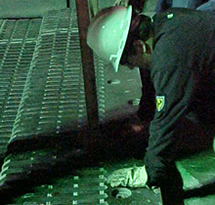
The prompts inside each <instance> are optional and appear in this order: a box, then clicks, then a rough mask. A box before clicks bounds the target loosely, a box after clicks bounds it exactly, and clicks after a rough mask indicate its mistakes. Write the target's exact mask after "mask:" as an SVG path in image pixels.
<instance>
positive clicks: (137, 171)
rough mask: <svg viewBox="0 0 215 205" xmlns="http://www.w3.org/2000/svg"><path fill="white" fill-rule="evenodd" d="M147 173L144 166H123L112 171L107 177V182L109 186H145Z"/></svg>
mask: <svg viewBox="0 0 215 205" xmlns="http://www.w3.org/2000/svg"><path fill="white" fill-rule="evenodd" d="M147 180H148V175H147V173H146V168H145V166H142V167H136V166H134V167H131V168H124V169H119V170H116V171H114V172H113V173H112V174H111V175H110V176H109V177H108V178H107V183H108V184H110V186H111V187H118V186H123V187H131V188H137V187H147V185H146V182H147Z"/></svg>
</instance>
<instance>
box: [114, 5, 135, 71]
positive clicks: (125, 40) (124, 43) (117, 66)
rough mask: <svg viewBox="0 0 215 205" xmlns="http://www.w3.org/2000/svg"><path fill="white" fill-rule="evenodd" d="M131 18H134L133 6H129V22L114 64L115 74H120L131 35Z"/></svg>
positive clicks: (127, 19)
mask: <svg viewBox="0 0 215 205" xmlns="http://www.w3.org/2000/svg"><path fill="white" fill-rule="evenodd" d="M131 18H132V6H131V5H129V6H128V12H127V17H126V21H127V27H126V29H125V31H124V33H123V36H122V39H121V42H120V47H119V50H118V53H117V58H116V59H115V61H114V62H113V68H114V71H115V72H118V70H119V66H120V60H121V57H122V54H123V51H124V48H125V45H126V42H127V38H128V34H129V29H130V25H131Z"/></svg>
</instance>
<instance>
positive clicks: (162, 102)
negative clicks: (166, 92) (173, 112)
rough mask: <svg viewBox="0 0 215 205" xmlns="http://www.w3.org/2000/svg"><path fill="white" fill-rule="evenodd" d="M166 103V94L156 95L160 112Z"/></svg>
mask: <svg viewBox="0 0 215 205" xmlns="http://www.w3.org/2000/svg"><path fill="white" fill-rule="evenodd" d="M164 105H165V96H156V108H157V111H158V112H160V111H161V110H163V108H164Z"/></svg>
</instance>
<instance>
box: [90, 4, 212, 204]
mask: <svg viewBox="0 0 215 205" xmlns="http://www.w3.org/2000/svg"><path fill="white" fill-rule="evenodd" d="M209 2H210V3H211V6H214V4H215V2H214V1H209ZM209 2H208V3H209ZM213 3H214V4H213ZM211 6H210V8H211ZM214 21H215V15H214V14H212V13H211V12H203V11H195V10H189V9H176V8H174V9H169V10H167V11H166V12H163V13H159V14H157V15H155V16H154V17H153V18H152V19H150V17H147V16H145V15H142V14H141V15H135V12H132V6H128V7H127V8H126V7H122V6H115V7H110V8H106V9H103V10H101V11H100V12H99V13H98V14H97V16H96V17H95V18H94V19H93V20H92V22H91V24H90V26H89V29H88V35H87V42H88V45H89V46H90V47H91V48H92V50H93V51H94V52H95V53H96V54H97V55H98V56H99V57H100V58H102V59H104V60H105V61H107V62H110V63H111V64H112V66H113V68H114V70H115V72H117V71H118V69H119V66H120V65H124V66H127V67H129V68H130V69H134V67H139V68H140V69H141V70H149V72H150V77H151V81H152V84H153V88H154V91H155V96H154V99H155V105H156V109H155V113H154V116H153V119H152V120H151V122H150V129H149V133H150V137H149V141H148V147H147V150H146V154H145V159H144V162H145V163H144V164H145V165H144V166H142V167H134V168H128V169H123V170H119V171H118V172H116V173H113V175H111V176H110V178H109V180H108V182H109V183H110V184H111V185H112V186H119V185H120V186H130V187H143V186H146V187H149V188H153V187H160V189H161V191H162V192H163V197H164V200H165V204H171V205H182V204H184V202H183V180H182V178H181V175H180V173H179V171H178V169H177V167H176V164H175V161H176V160H177V158H178V156H179V155H180V154H181V153H184V152H185V151H187V150H188V149H190V151H195V149H197V148H198V149H204V148H207V146H208V143H206V142H208V141H210V143H211V144H212V139H213V135H214V130H213V127H214V124H215V119H214V116H215V115H214V114H215V109H214V107H213V106H214V99H215V79H214V78H215V61H214V59H215V47H214V45H215V24H214V23H212V22H214ZM123 68H124V69H125V67H123ZM143 120H144V119H143Z"/></svg>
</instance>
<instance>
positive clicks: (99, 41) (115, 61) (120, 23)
mask: <svg viewBox="0 0 215 205" xmlns="http://www.w3.org/2000/svg"><path fill="white" fill-rule="evenodd" d="M131 17H132V6H128V7H127V8H126V7H123V6H113V7H109V8H105V9H103V10H101V11H100V12H99V13H98V14H97V15H96V16H95V17H94V18H93V19H92V21H91V23H90V26H89V28H88V33H87V43H88V45H89V46H90V47H91V48H92V50H93V51H94V52H95V53H96V54H97V55H98V56H99V57H100V58H102V59H103V60H105V61H107V62H110V63H111V64H112V65H113V67H114V70H115V72H117V71H118V68H119V62H120V59H121V57H122V53H123V50H124V48H125V44H126V40H127V37H128V32H129V28H130V24H131Z"/></svg>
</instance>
